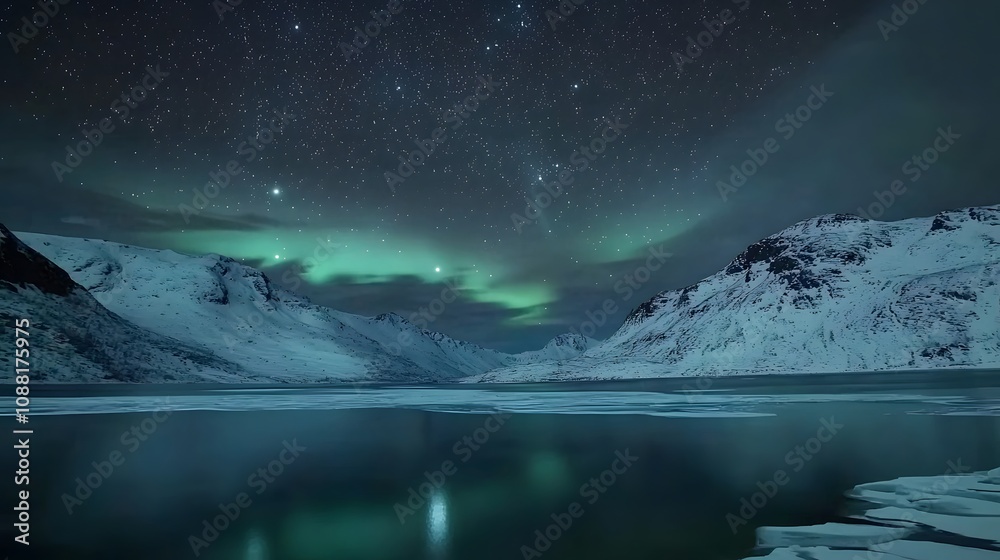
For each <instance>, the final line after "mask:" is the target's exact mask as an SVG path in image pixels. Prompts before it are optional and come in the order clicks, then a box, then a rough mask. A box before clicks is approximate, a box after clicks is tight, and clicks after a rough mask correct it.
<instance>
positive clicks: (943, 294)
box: [469, 206, 1000, 382]
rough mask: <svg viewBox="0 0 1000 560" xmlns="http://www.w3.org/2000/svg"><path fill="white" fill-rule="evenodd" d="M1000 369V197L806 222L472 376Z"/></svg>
mask: <svg viewBox="0 0 1000 560" xmlns="http://www.w3.org/2000/svg"><path fill="white" fill-rule="evenodd" d="M998 366H1000V207H997V206H990V207H978V208H967V209H963V210H956V211H948V212H942V213H940V214H938V215H936V216H934V217H931V218H914V219H908V220H902V221H898V222H878V221H873V220H867V219H864V218H860V217H858V216H853V215H842V214H838V215H828V216H820V217H818V218H813V219H810V220H805V221H803V222H800V223H798V224H795V225H793V226H791V227H789V228H788V229H786V230H784V231H782V232H780V233H778V234H775V235H773V236H771V237H768V238H766V239H764V240H762V241H760V242H758V243H754V244H753V245H751V246H750V247H748V248H747V249H746V250H745V251H744V252H743V253H742V254H740V255H739V256H738V257H736V259H735V260H734V261H733V262H732V263H731V264H730V265H729V266H727V267H726V268H725V270H722V271H720V272H718V273H717V274H715V275H713V276H710V277H708V278H706V279H704V280H702V281H701V282H698V283H697V284H694V285H692V286H688V287H686V288H684V289H680V290H673V291H667V292H662V293H660V294H658V295H656V296H655V297H653V298H652V299H650V300H649V301H647V302H645V303H643V304H641V305H640V306H639V307H638V308H637V309H635V310H634V311H633V312H632V313H631V314H630V315H629V317H628V318H627V319H626V320H625V323H624V324H623V325H622V327H621V328H620V329H619V330H618V331H617V332H616V333H615V334H614V335H612V336H611V337H610V338H609V339H608V340H606V341H605V342H604V343H602V344H600V345H598V346H597V347H595V348H592V349H590V350H588V351H587V352H585V353H584V354H582V355H581V356H580V357H578V358H576V359H572V360H569V361H565V362H562V363H559V364H551V363H549V364H526V365H519V366H513V367H509V368H500V369H497V370H493V371H490V372H488V373H486V374H484V375H480V376H475V377H473V378H471V379H469V381H483V382H490V381H501V382H503V381H539V380H570V379H613V378H628V377H663V376H672V375H705V374H731V373H768V372H773V373H808V372H844V371H873V370H892V369H920V368H947V367H998Z"/></svg>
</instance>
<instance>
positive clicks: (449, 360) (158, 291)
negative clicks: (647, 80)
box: [0, 233, 593, 383]
mask: <svg viewBox="0 0 1000 560" xmlns="http://www.w3.org/2000/svg"><path fill="white" fill-rule="evenodd" d="M13 235H15V236H16V237H17V238H19V239H20V240H22V241H23V245H20V244H19V245H20V247H21V249H23V250H25V251H31V249H29V248H28V247H31V248H33V249H35V250H36V251H38V253H40V256H38V257H36V258H37V259H39V260H38V266H43V264H45V263H47V262H48V261H45V263H43V262H42V261H43V260H44V259H48V260H50V261H52V262H54V263H55V264H56V265H58V266H59V267H61V268H62V269H63V270H65V271H66V272H68V273H69V275H70V277H71V278H72V279H73V280H74V281H75V282H77V283H78V284H80V285H82V286H83V288H85V289H86V290H87V291H89V292H90V294H91V295H93V296H94V299H96V300H97V302H99V304H100V305H103V307H105V308H107V309H108V310H110V311H111V312H113V314H115V315H117V316H119V317H120V318H121V319H123V320H124V321H122V323H127V324H129V325H128V326H127V327H122V328H124V329H125V330H127V331H129V332H134V331H136V330H141V331H145V332H146V333H148V334H149V335H155V336H159V337H162V338H164V339H168V340H172V341H175V342H174V345H176V346H178V347H181V346H186V347H191V348H194V349H197V350H198V351H199V352H200V353H201V354H203V355H204V358H203V359H204V360H206V361H211V360H215V361H219V362H222V363H225V369H226V371H228V372H230V373H227V374H223V375H220V374H219V373H217V372H208V371H201V369H203V368H199V367H194V366H192V367H191V370H190V371H183V370H182V371H171V372H170V373H169V374H168V375H167V376H166V377H167V378H168V379H167V380H170V379H176V380H178V381H208V380H224V381H255V382H261V383H268V382H354V381H369V380H379V381H386V380H394V381H409V382H435V381H444V380H449V379H455V378H459V377H466V376H469V375H473V374H477V373H482V372H485V371H488V370H490V369H495V368H497V367H501V366H504V365H507V364H509V363H524V362H533V361H543V360H547V359H557V358H559V357H570V356H576V355H577V354H579V353H580V352H582V351H583V350H584V349H586V347H587V345H588V344H590V343H592V342H593V341H581V340H577V339H575V338H573V337H572V336H564V337H560V338H557V339H556V340H554V341H553V342H552V343H550V344H549V345H548V346H546V348H545V349H543V350H539V351H535V352H529V353H524V354H514V355H512V354H506V353H503V352H498V351H495V350H490V349H486V348H482V347H480V346H477V345H475V344H471V343H467V342H461V341H457V340H454V339H452V338H450V337H448V336H446V335H443V334H440V333H435V332H430V331H424V330H421V329H419V328H418V327H416V326H415V325H413V324H412V323H409V322H408V321H406V320H405V319H403V318H402V317H400V316H399V315H395V314H391V313H390V314H384V315H380V316H378V317H375V318H371V317H362V316H358V315H352V314H349V313H343V312H340V311H336V310H333V309H329V308H326V307H322V306H319V305H314V304H312V303H311V302H309V301H308V300H306V299H305V298H302V297H300V296H297V295H295V294H293V293H291V292H288V291H285V290H282V289H280V288H278V287H276V286H274V285H272V284H271V282H270V280H269V279H268V278H267V276H266V275H264V274H263V273H262V272H260V271H259V270H256V269H254V268H251V267H247V266H244V265H241V264H239V263H238V262H236V261H235V260H233V259H230V258H227V257H223V256H220V255H206V256H190V255H183V254H180V253H176V252H173V251H164V250H155V249H145V248H140V247H133V246H128V245H122V244H118V243H111V242H107V241H101V240H92V239H76V238H66V237H59V236H52V235H43V234H34V233H17V234H13ZM49 266H51V265H49ZM21 299H22V300H21V301H17V300H18V298H14V301H13V302H12V303H10V304H9V305H11V306H17V307H19V308H24V309H25V312H26V311H27V309H30V306H29V307H24V304H25V303H26V302H25V301H24V300H23V298H21ZM35 303H36V304H37V302H35ZM2 304H3V302H0V309H3V305H2ZM53 305H54V306H55V307H58V305H57V304H56V303H55V302H53ZM81 320H82V319H81V317H80V316H79V314H77V313H69V314H67V315H65V316H61V317H59V318H56V317H50V320H49V321H48V322H50V323H51V324H56V325H61V324H66V325H72V324H74V323H79V322H80V321H81ZM102 329H103V330H102V331H101V332H102V334H101V335H100V336H101V337H104V338H114V339H121V338H123V336H124V335H123V334H122V333H118V332H114V330H115V329H114V328H112V327H110V326H104V327H102ZM580 338H582V337H580ZM53 365H55V364H53ZM58 371H60V372H61V373H56V375H55V376H54V377H53V378H52V379H53V380H56V379H58V380H61V381H67V380H70V379H77V380H86V379H89V378H93V376H94V374H95V373H96V372H95V370H94V369H93V368H90V369H87V370H86V371H85V372H81V373H80V374H79V375H74V374H73V372H72V371H71V370H67V369H65V368H63V369H61V370H58ZM156 379H157V380H161V381H162V380H163V379H164V376H162V375H158V376H156ZM132 380H141V378H135V379H132Z"/></svg>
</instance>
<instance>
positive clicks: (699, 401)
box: [3, 371, 1000, 560]
mask: <svg viewBox="0 0 1000 560" xmlns="http://www.w3.org/2000/svg"><path fill="white" fill-rule="evenodd" d="M82 395H86V396H82ZM31 404H32V407H31V408H32V410H31V421H30V424H29V425H28V426H27V427H30V429H32V430H33V432H34V433H33V434H32V435H31V451H32V453H31V459H32V461H31V468H32V473H31V475H32V476H31V494H32V545H31V547H30V551H31V554H32V555H34V556H37V557H39V558H41V557H46V558H64V557H65V558H70V557H72V558H81V559H89V558H94V559H97V558H100V559H102V560H103V559H113V558H128V559H138V558H141V559H143V560H158V559H164V560H166V559H171V560H173V559H177V558H195V557H197V558H210V559H234V560H235V559H240V560H264V559H280V560H300V559H301V560H305V559H321V558H322V559H327V558H338V559H373V560H374V559H386V560H388V559H397V558H398V559H407V560H422V559H427V560H444V559H456V560H466V559H471V558H476V559H484V560H490V559H498V560H499V559H517V558H526V557H527V558H537V557H544V558H551V559H553V560H555V559H572V560H578V559H582V558H628V559H634V558H636V559H638V558H641V559H645V558H648V559H657V560H662V559H663V558H681V559H685V560H737V559H741V558H744V557H747V556H751V555H753V554H766V553H767V551H766V550H760V549H755V544H756V539H755V529H756V528H758V527H762V526H775V525H777V526H802V525H815V524H822V523H826V522H830V521H835V520H841V515H842V514H844V513H845V512H848V511H850V510H851V508H853V507H855V506H856V504H855V503H854V502H852V501H851V500H849V499H848V498H846V497H845V496H844V493H845V492H848V491H850V490H852V489H853V488H854V487H855V486H856V485H859V484H863V483H870V482H877V481H885V480H891V479H895V478H897V477H901V476H938V475H944V474H946V473H949V471H950V470H952V469H953V468H954V467H955V466H958V467H960V468H961V469H967V470H969V471H984V470H989V469H994V468H996V467H998V466H1000V372H988V371H981V372H957V371H948V372H914V373H892V374H877V375H869V374H865V375H860V374H843V375H824V376H809V377H803V376H771V377H740V378H723V379H715V380H711V381H706V380H703V381H702V382H701V383H700V384H697V380H695V379H666V380H642V381H621V382H605V383H572V384H544V385H504V386H483V385H478V386H476V385H458V386H419V387H407V386H386V385H377V386H375V385H369V386H360V385H359V386H348V387H330V386H324V387H303V386H279V387H244V386H238V387H232V386H211V387H210V386H205V387H190V386H119V387H100V386H98V387H95V386H89V387H70V386H63V387H45V386H38V385H36V386H33V387H32V403H31ZM3 412H4V414H6V415H9V414H10V413H11V411H10V409H9V408H5V409H3ZM3 460H4V461H6V462H7V463H9V467H10V468H11V469H12V470H14V469H15V467H14V465H13V461H12V455H11V454H5V456H4V458H3ZM8 472H10V471H8ZM220 516H221V517H220ZM536 531H537V532H536ZM779 537H780V538H779ZM779 537H773V535H772V539H773V540H775V542H778V541H780V540H781V539H787V538H788V536H787V535H779ZM779 544H780V543H779ZM775 546H777V544H776V545H775ZM543 548H544V550H542V549H543ZM904 549H905V547H904V548H901V549H900V550H904ZM535 553H537V554H538V556H535V555H534V554H535ZM18 557H22V556H18ZM984 558H985V557H984Z"/></svg>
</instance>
